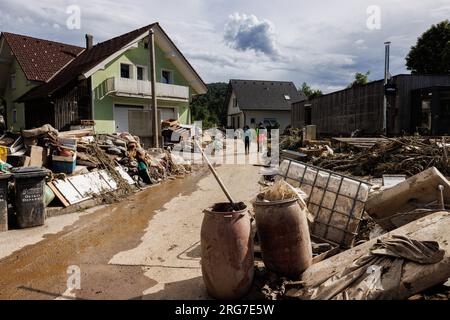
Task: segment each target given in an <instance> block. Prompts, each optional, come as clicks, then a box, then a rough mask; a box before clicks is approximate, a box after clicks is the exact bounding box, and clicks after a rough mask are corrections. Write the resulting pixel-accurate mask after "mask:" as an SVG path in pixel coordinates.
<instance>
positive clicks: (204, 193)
mask: <svg viewBox="0 0 450 320" xmlns="http://www.w3.org/2000/svg"><path fill="white" fill-rule="evenodd" d="M217 170H218V172H219V174H220V175H221V176H222V177H223V179H224V182H225V183H226V184H227V185H229V186H230V190H231V192H232V193H233V194H234V195H235V196H236V198H239V199H240V200H244V201H248V200H250V199H251V198H252V197H254V195H255V192H257V190H258V188H257V187H256V185H257V180H258V178H259V176H258V174H257V172H258V170H259V168H258V167H255V166H252V165H221V166H219V167H217ZM223 200H225V199H224V195H223V193H222V192H221V190H220V188H218V186H217V182H216V181H215V180H214V177H213V176H212V174H210V172H209V171H208V169H207V168H206V167H201V168H200V169H198V170H197V171H195V172H194V173H192V174H191V175H188V176H186V177H185V178H184V179H177V180H172V181H167V182H165V183H162V184H160V185H157V186H154V187H151V188H148V189H146V190H144V191H142V192H140V193H137V194H135V195H133V196H131V197H129V198H126V199H124V200H122V201H121V202H120V203H115V204H112V205H109V206H103V207H100V208H97V209H95V210H92V209H91V210H88V211H87V212H78V213H73V214H69V215H65V216H59V217H53V218H50V219H48V221H47V225H46V226H45V227H43V228H32V229H25V230H11V231H8V232H5V233H2V234H0V244H2V245H1V246H0V247H1V248H2V249H1V251H0V257H1V260H0V269H1V270H2V272H1V273H0V287H1V288H2V290H1V292H0V299H205V298H207V294H206V291H205V289H204V286H203V283H202V278H201V269H200V246H199V245H200V242H199V241H200V226H201V221H202V218H203V214H202V210H203V209H204V208H206V207H208V206H209V205H211V204H212V203H214V202H218V201H223ZM14 239H20V241H19V240H18V241H16V242H14V241H13V242H12V243H11V240H14ZM71 266H75V268H76V267H79V270H80V273H81V278H80V280H81V282H80V286H81V289H79V290H70V288H69V289H68V287H67V281H68V279H69V278H70V276H71V274H70V273H68V272H71V270H73V267H71Z"/></svg>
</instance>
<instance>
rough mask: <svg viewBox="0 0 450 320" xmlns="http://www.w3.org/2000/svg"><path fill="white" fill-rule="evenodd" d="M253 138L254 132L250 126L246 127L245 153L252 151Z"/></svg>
mask: <svg viewBox="0 0 450 320" xmlns="http://www.w3.org/2000/svg"><path fill="white" fill-rule="evenodd" d="M251 138H252V132H251V131H250V128H249V127H248V126H245V127H244V144H245V154H249V153H250V141H251Z"/></svg>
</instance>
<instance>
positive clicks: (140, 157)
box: [136, 150, 153, 184]
mask: <svg viewBox="0 0 450 320" xmlns="http://www.w3.org/2000/svg"><path fill="white" fill-rule="evenodd" d="M136 160H137V161H138V175H139V177H141V178H142V181H144V183H146V184H152V183H153V181H152V178H151V177H150V175H149V173H148V166H147V162H146V161H145V151H143V150H138V151H137V154H136Z"/></svg>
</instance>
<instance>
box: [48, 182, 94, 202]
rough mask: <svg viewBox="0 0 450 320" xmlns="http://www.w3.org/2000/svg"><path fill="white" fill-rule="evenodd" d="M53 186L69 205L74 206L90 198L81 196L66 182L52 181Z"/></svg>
mask: <svg viewBox="0 0 450 320" xmlns="http://www.w3.org/2000/svg"><path fill="white" fill-rule="evenodd" d="M53 184H54V185H55V187H56V188H57V189H58V190H59V192H61V194H62V195H64V198H66V199H67V201H68V202H69V203H70V204H75V203H78V202H81V201H84V200H87V199H90V198H92V197H90V196H88V197H84V196H82V195H81V194H80V193H79V192H78V190H77V189H75V187H74V186H73V185H72V184H71V183H70V182H69V181H68V180H54V181H53Z"/></svg>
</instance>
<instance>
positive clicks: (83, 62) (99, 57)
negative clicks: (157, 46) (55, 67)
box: [18, 24, 155, 102]
mask: <svg viewBox="0 0 450 320" xmlns="http://www.w3.org/2000/svg"><path fill="white" fill-rule="evenodd" d="M154 25H155V24H151V25H148V26H145V27H142V28H139V29H136V30H133V31H131V32H128V33H125V34H123V35H121V36H118V37H115V38H112V39H110V40H107V41H104V42H101V43H98V44H97V45H95V46H93V47H92V49H90V50H85V51H84V52H83V53H82V54H80V55H79V56H78V57H77V58H76V59H74V60H73V61H72V62H71V63H70V64H69V65H68V66H67V67H65V68H64V69H63V70H62V71H61V72H60V73H58V74H57V75H56V76H55V77H54V78H53V79H51V80H50V81H49V82H47V83H44V84H42V85H41V86H39V87H36V88H34V89H31V90H30V91H29V92H27V93H26V94H25V95H23V96H22V97H20V98H19V99H18V101H19V102H22V101H26V100H31V99H36V98H41V97H46V96H51V95H52V94H53V93H55V92H56V91H57V90H59V89H61V88H62V87H64V86H66V85H67V84H69V83H70V82H71V81H72V80H74V79H76V78H77V77H78V76H79V75H81V74H82V73H84V72H87V71H89V70H90V69H91V68H93V67H95V66H96V65H97V64H99V63H100V62H102V61H103V60H104V59H106V58H107V57H109V56H110V55H112V54H113V53H114V52H116V51H118V50H120V49H121V48H123V47H124V46H125V45H127V44H128V43H130V42H132V41H133V40H134V39H136V38H137V37H139V36H140V35H142V34H143V33H144V32H146V31H148V30H149V29H150V28H151V27H153V26H154Z"/></svg>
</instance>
